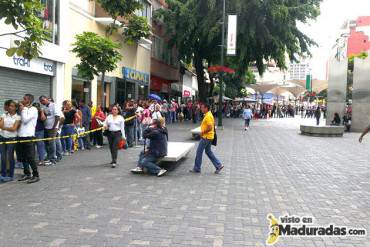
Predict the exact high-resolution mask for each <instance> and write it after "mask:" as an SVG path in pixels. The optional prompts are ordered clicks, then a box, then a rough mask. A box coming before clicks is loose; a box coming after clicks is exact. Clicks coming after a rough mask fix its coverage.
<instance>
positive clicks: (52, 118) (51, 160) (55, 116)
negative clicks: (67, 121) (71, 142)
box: [39, 96, 60, 165]
mask: <svg viewBox="0 0 370 247" xmlns="http://www.w3.org/2000/svg"><path fill="white" fill-rule="evenodd" d="M39 101H40V103H41V104H42V105H43V106H45V109H44V112H45V115H46V120H45V138H55V137H56V136H57V134H58V128H59V121H60V111H59V110H58V109H57V107H56V106H55V104H54V103H53V102H51V101H50V100H49V98H47V97H46V96H40V97H39ZM46 151H47V154H48V155H47V160H46V161H45V165H55V164H56V159H57V154H56V143H55V140H50V141H46Z"/></svg>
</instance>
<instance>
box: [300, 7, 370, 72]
mask: <svg viewBox="0 0 370 247" xmlns="http://www.w3.org/2000/svg"><path fill="white" fill-rule="evenodd" d="M357 16H370V0H324V1H323V3H322V5H321V15H320V16H319V17H318V18H317V20H316V21H314V22H312V23H311V25H305V26H302V27H300V28H301V30H302V31H303V32H304V33H305V34H307V35H309V36H310V37H312V38H313V39H314V40H315V41H316V43H318V45H319V47H317V48H312V49H311V52H312V55H313V57H312V59H311V61H310V65H311V68H312V74H313V78H318V79H325V77H326V62H327V60H328V58H329V54H330V50H331V48H332V46H333V45H334V43H335V40H336V38H337V37H338V34H339V30H340V27H341V26H342V24H343V23H344V21H345V20H348V19H356V17H357Z"/></svg>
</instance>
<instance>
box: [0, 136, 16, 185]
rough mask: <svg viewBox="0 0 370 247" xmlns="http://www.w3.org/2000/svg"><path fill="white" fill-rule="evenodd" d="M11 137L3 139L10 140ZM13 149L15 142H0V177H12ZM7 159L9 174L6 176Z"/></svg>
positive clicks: (13, 165) (13, 164)
mask: <svg viewBox="0 0 370 247" xmlns="http://www.w3.org/2000/svg"><path fill="white" fill-rule="evenodd" d="M12 140H13V139H3V141H12ZM14 149H15V144H1V145H0V152H1V176H2V177H11V178H12V177H14V167H15V160H14ZM8 161H9V176H7V169H6V168H7V166H6V165H7V162H8Z"/></svg>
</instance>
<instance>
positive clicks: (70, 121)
mask: <svg viewBox="0 0 370 247" xmlns="http://www.w3.org/2000/svg"><path fill="white" fill-rule="evenodd" d="M63 114H64V122H63V127H62V137H66V136H71V135H73V134H74V128H75V125H74V120H75V119H78V120H79V119H80V115H79V114H78V113H77V112H76V111H75V110H74V109H73V108H72V103H71V101H69V100H67V101H66V102H65V104H64V109H63ZM62 146H63V152H64V155H66V156H69V155H71V153H72V150H73V145H72V137H67V138H63V139H62Z"/></svg>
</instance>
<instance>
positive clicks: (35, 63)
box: [0, 0, 68, 112]
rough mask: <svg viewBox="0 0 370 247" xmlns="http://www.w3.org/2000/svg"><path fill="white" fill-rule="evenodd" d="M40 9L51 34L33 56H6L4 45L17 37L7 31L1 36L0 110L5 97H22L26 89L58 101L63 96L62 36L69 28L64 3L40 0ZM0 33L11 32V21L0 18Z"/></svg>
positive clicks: (64, 49)
mask: <svg viewBox="0 0 370 247" xmlns="http://www.w3.org/2000/svg"><path fill="white" fill-rule="evenodd" d="M41 3H42V4H43V10H42V12H40V14H39V16H38V17H39V18H40V19H41V20H42V22H43V26H44V28H46V29H48V30H49V31H50V35H49V36H48V37H47V40H45V42H44V45H43V46H42V47H41V52H42V54H41V55H40V57H39V58H35V59H32V60H28V59H24V58H23V57H19V56H17V55H14V56H13V57H8V56H7V55H6V53H5V52H6V49H7V48H10V47H12V46H13V45H14V41H15V40H17V39H19V37H17V36H14V35H6V36H1V37H0V47H2V48H1V49H0V112H2V111H3V104H4V101H5V100H8V99H13V100H16V101H18V100H21V99H22V96H23V95H24V94H26V93H30V94H33V95H34V96H35V97H36V98H38V97H39V96H41V95H47V96H51V97H52V98H54V100H55V101H56V102H57V103H59V104H60V103H61V102H62V100H63V98H64V69H65V64H66V62H67V54H66V52H65V51H66V47H67V44H66V43H65V40H64V39H63V38H62V37H64V36H66V34H67V32H68V26H67V25H68V24H67V23H65V22H62V21H61V20H63V19H65V18H66V13H67V10H68V9H67V7H66V5H62V4H60V1H59V0H42V1H41ZM0 30H1V32H0V34H1V33H9V32H14V31H15V30H14V29H13V27H12V26H11V25H6V24H5V23H4V21H3V20H1V22H0Z"/></svg>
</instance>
